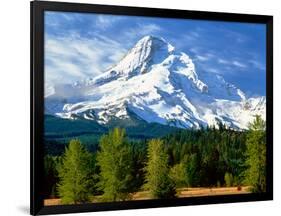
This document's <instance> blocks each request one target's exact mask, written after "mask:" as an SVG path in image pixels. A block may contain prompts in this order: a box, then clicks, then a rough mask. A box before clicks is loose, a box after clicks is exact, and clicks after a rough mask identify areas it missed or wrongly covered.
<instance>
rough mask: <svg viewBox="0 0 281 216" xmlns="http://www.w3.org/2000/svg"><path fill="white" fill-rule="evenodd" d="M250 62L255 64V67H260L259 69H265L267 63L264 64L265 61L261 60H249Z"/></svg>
mask: <svg viewBox="0 0 281 216" xmlns="http://www.w3.org/2000/svg"><path fill="white" fill-rule="evenodd" d="M249 63H250V64H251V65H252V66H253V67H255V68H257V69H259V70H265V65H264V64H263V63H261V62H260V61H257V60H253V59H252V60H249Z"/></svg>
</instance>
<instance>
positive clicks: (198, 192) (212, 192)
mask: <svg viewBox="0 0 281 216" xmlns="http://www.w3.org/2000/svg"><path fill="white" fill-rule="evenodd" d="M248 189H249V187H241V190H238V188H237V187H220V188H179V189H177V197H179V198H182V197H199V196H216V195H232V194H246V193H250V192H249V190H248ZM148 199H152V198H151V197H150V194H149V192H148V191H141V192H136V193H134V194H132V200H148ZM99 200H100V197H99V196H95V197H94V198H93V200H92V202H93V203H97V202H99ZM60 204H61V200H60V199H57V198H56V199H45V200H44V205H45V206H51V205H60Z"/></svg>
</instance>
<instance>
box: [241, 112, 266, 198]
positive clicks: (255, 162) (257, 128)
mask: <svg viewBox="0 0 281 216" xmlns="http://www.w3.org/2000/svg"><path fill="white" fill-rule="evenodd" d="M246 145H247V150H246V156H247V159H246V163H245V164H246V166H247V170H246V171H245V180H244V182H245V184H247V185H250V186H251V190H252V192H256V193H260V192H265V191H266V133H265V121H263V120H262V118H261V117H260V116H256V118H255V120H254V122H253V123H251V124H250V125H249V132H248V135H247V140H246Z"/></svg>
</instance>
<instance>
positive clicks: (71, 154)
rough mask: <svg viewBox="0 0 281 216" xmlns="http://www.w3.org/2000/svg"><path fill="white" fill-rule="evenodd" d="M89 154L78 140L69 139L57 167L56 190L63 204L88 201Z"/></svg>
mask: <svg viewBox="0 0 281 216" xmlns="http://www.w3.org/2000/svg"><path fill="white" fill-rule="evenodd" d="M89 160H90V154H89V153H88V152H87V150H86V149H85V148H84V147H83V146H82V144H81V143H80V141H79V140H71V141H70V143H69V146H68V148H66V150H65V153H64V155H63V158H62V164H61V166H60V167H59V169H58V171H59V179H60V182H59V184H58V192H59V196H60V197H61V201H62V203H63V204H77V203H84V202H87V201H89V195H90V194H89V190H88V185H89V179H90V176H89V175H90V169H89V166H88V162H89Z"/></svg>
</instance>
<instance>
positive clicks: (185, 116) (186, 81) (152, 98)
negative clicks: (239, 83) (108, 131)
mask: <svg viewBox="0 0 281 216" xmlns="http://www.w3.org/2000/svg"><path fill="white" fill-rule="evenodd" d="M48 89H49V92H51V93H52V94H47V95H45V99H46V103H45V110H46V112H47V113H50V114H54V115H57V116H60V117H62V118H71V119H75V118H85V119H91V120H95V121H97V122H98V123H100V124H107V123H108V122H110V121H111V120H112V119H116V118H117V119H129V118H130V114H129V113H131V112H133V113H134V114H136V115H137V116H138V117H139V118H140V119H143V120H145V121H147V122H157V123H160V124H168V125H172V126H176V127H182V128H199V127H200V126H207V125H215V126H217V125H218V122H222V123H223V124H225V125H227V126H228V127H231V128H236V129H246V128H247V125H248V123H249V122H250V121H252V120H253V118H254V115H256V114H259V115H261V116H262V117H263V118H265V103H266V101H265V98H264V97H259V98H249V99H247V97H246V95H245V94H244V93H243V91H242V90H240V89H239V88H237V87H235V86H234V85H232V84H230V83H227V82H226V81H225V80H224V79H223V77H222V76H219V75H215V74H213V73H208V72H204V73H203V72H201V73H197V72H196V69H195V65H194V63H193V61H192V59H191V58H190V57H189V56H188V55H187V54H185V53H182V52H178V51H177V50H176V49H175V48H174V47H173V46H172V45H171V44H169V43H168V42H166V41H165V40H164V39H162V38H156V37H152V36H146V37H144V38H142V39H141V40H140V41H138V42H137V43H136V45H135V46H134V47H133V48H132V49H131V50H130V51H129V52H128V53H127V55H126V56H125V57H124V58H123V59H122V60H121V61H120V62H118V63H117V64H116V65H114V66H113V67H112V68H111V69H110V70H108V71H106V72H104V73H103V74H101V75H99V76H97V77H93V78H88V79H86V80H82V81H78V82H76V83H74V84H73V85H67V86H55V87H53V89H52V88H50V87H48ZM50 89H52V91H51V90H50Z"/></svg>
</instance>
